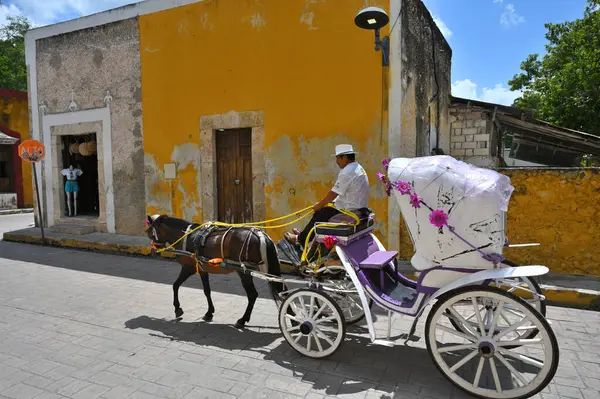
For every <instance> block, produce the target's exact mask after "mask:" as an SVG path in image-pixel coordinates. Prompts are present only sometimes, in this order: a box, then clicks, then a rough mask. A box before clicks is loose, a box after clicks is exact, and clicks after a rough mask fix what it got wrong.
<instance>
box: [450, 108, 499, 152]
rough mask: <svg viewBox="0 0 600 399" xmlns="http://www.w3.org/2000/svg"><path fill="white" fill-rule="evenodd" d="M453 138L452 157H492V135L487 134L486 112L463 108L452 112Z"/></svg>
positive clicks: (452, 109)
mask: <svg viewBox="0 0 600 399" xmlns="http://www.w3.org/2000/svg"><path fill="white" fill-rule="evenodd" d="M450 115H451V116H450V121H451V129H452V131H451V134H452V135H451V137H450V143H451V145H450V155H452V156H455V157H465V156H473V155H480V156H485V155H488V156H489V155H490V134H489V133H488V132H487V125H488V120H487V115H486V113H485V112H481V111H473V110H469V109H468V108H463V107H452V108H451V110H450Z"/></svg>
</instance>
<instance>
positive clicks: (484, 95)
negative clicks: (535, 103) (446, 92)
mask: <svg viewBox="0 0 600 399" xmlns="http://www.w3.org/2000/svg"><path fill="white" fill-rule="evenodd" d="M477 87H478V86H477V83H475V82H473V81H471V79H464V80H457V81H456V82H454V83H453V84H452V95H453V96H455V97H462V98H469V99H471V100H478V101H485V102H488V103H494V104H502V105H512V103H513V101H514V100H515V99H516V98H518V97H521V95H522V93H521V92H520V91H511V90H510V89H509V88H508V87H506V86H504V85H503V84H502V83H498V84H496V85H495V86H494V87H493V88H488V87H484V88H483V89H482V90H481V91H479V90H477Z"/></svg>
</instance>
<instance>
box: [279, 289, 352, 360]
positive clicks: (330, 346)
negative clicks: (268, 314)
mask: <svg viewBox="0 0 600 399" xmlns="http://www.w3.org/2000/svg"><path fill="white" fill-rule="evenodd" d="M279 328H280V329H281V332H282V333H283V337H284V338H285V340H286V341H287V343H288V344H290V346H291V347H292V348H294V349H295V350H296V351H297V352H299V353H301V354H302V355H304V356H307V357H311V358H313V359H322V358H325V357H328V356H331V355H332V354H333V353H334V352H335V351H336V350H338V348H339V347H340V345H341V344H342V342H344V338H345V336H346V324H345V322H344V316H343V315H342V310H341V309H340V306H339V305H338V304H337V303H336V301H334V300H333V299H332V298H331V297H330V296H329V295H327V294H325V293H323V292H317V291H314V290H311V289H308V288H300V289H297V290H295V291H293V292H292V293H290V294H289V295H288V296H287V298H286V299H285V300H284V301H283V303H282V304H281V307H280V308H279Z"/></svg>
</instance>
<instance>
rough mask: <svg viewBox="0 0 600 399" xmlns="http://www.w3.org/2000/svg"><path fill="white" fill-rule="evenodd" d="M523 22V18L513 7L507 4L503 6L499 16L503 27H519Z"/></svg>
mask: <svg viewBox="0 0 600 399" xmlns="http://www.w3.org/2000/svg"><path fill="white" fill-rule="evenodd" d="M523 22H525V18H524V17H523V16H521V15H519V14H517V11H516V10H515V6H514V5H512V4H507V5H506V6H504V12H503V13H502V15H501V16H500V23H501V24H502V25H504V26H511V25H519V24H522V23H523Z"/></svg>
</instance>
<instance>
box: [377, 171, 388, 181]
mask: <svg viewBox="0 0 600 399" xmlns="http://www.w3.org/2000/svg"><path fill="white" fill-rule="evenodd" d="M377 178H378V179H379V180H381V181H382V182H384V183H385V180H386V179H385V175H384V174H383V173H381V172H377Z"/></svg>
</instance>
